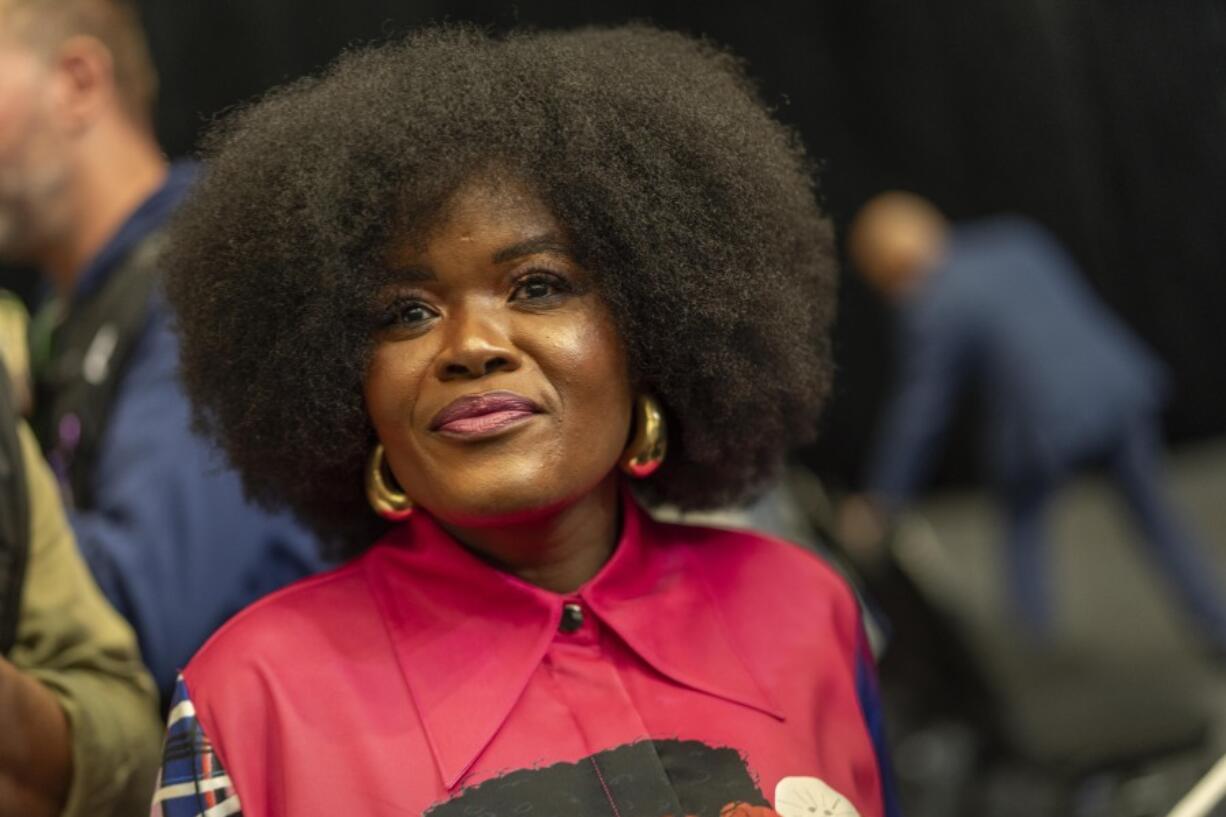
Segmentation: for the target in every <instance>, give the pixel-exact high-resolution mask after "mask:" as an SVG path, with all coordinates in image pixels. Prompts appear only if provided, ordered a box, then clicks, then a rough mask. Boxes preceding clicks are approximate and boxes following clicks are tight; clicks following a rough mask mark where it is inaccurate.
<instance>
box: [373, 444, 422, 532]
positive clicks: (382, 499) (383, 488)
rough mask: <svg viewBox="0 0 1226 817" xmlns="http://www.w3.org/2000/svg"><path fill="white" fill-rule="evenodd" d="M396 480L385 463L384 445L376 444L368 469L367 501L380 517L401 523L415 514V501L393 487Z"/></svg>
mask: <svg viewBox="0 0 1226 817" xmlns="http://www.w3.org/2000/svg"><path fill="white" fill-rule="evenodd" d="M394 480H395V477H394V475H393V474H391V473H390V471H389V470H388V468H387V466H386V465H385V464H384V462H383V443H375V448H374V450H373V451H371V452H370V462H369V464H368V465H367V467H366V499H367V501H368V502H370V507H372V508H374V511H375V513H377V514H379V516H382V517H383V518H384V519H386V520H388V521H389V522H401V521H403V520H405V519H408V518H409V517H410V516H411V515H412V514H413V501H412V500H411V499H409V497H408V496H407V495H406V494H405V492H404V491H403V490H400V489H397V488H393V487H392V483H393V482H394Z"/></svg>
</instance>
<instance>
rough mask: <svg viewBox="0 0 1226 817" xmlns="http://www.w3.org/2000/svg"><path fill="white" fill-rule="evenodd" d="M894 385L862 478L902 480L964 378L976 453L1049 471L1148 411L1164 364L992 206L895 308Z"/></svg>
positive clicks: (905, 482) (882, 491)
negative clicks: (993, 214) (980, 429)
mask: <svg viewBox="0 0 1226 817" xmlns="http://www.w3.org/2000/svg"><path fill="white" fill-rule="evenodd" d="M898 354H899V361H900V373H899V379H900V382H899V385H898V389H897V393H896V395H895V396H894V398H893V400H892V402H891V404H890V405H889V407H888V408H887V411H886V415H885V420H884V426H883V428H882V430H881V432H880V435H879V437H878V440H877V447H876V452H875V455H874V458H873V461H872V467H871V470H870V475H869V480H868V487H869V490H870V491H871V492H872V493H873V494H875V495H877V496H878V497H879V498H881V499H882V500H884V501H885V502H886V504H887V506H889V507H891V508H897V506H898V505H900V504H902V503H903V502H905V501H906V500H907V499H908V498H909V497H910V495H911V494H912V493H913V492H914V491H915V490H916V488H917V487H918V484H919V482H920V480H922V479H923V477H924V470H925V466H926V465H927V464H929V462H930V461H931V460H932V458H933V456H934V454H935V453H936V452H935V450H934V449H935V447H936V444H937V442H938V441H939V439H940V435H941V432H942V430H943V428H944V426H945V423H946V421H947V419H948V416H949V414H950V411H951V408H952V405H953V403H954V401H955V399H956V397H957V395H958V392H959V390H960V389H961V388H962V386H963V385H964V384H965V383H966V382H968V381H970V380H971V379H977V381H978V383H979V386H980V388H981V389H982V393H983V396H984V400H985V404H986V410H987V413H988V416H987V423H986V433H987V436H988V439H987V446H986V448H987V453H988V465H989V467H990V469H991V471H992V472H993V474H994V476H995V478H996V479H997V480H998V481H1000V482H1001V483H1003V484H1009V483H1010V482H1013V481H1015V480H1025V479H1028V478H1030V477H1032V476H1035V475H1042V474H1046V475H1052V474H1056V473H1058V472H1059V471H1060V470H1061V469H1064V468H1066V467H1068V466H1069V465H1070V464H1071V463H1073V462H1075V461H1076V460H1078V459H1080V458H1082V457H1085V456H1087V455H1088V454H1090V453H1092V452H1094V451H1095V450H1097V449H1099V448H1101V447H1102V446H1105V445H1107V444H1108V443H1109V442H1110V441H1111V440H1112V438H1113V437H1115V436H1118V434H1119V433H1120V431H1121V429H1122V426H1123V424H1124V423H1125V422H1126V421H1127V420H1128V419H1129V418H1131V417H1135V416H1137V415H1138V414H1142V413H1152V412H1154V411H1156V410H1157V409H1158V408H1159V407H1160V406H1161V402H1162V399H1163V396H1164V392H1165V390H1166V386H1165V374H1164V372H1163V370H1162V367H1161V365H1160V364H1159V363H1158V361H1157V360H1156V359H1155V358H1154V357H1153V356H1152V355H1151V354H1150V353H1149V352H1148V351H1147V350H1146V349H1145V347H1144V346H1143V345H1142V344H1141V343H1140V341H1138V340H1137V339H1136V338H1135V337H1134V336H1133V335H1132V334H1131V333H1130V332H1129V331H1128V330H1127V329H1126V328H1125V327H1124V325H1123V324H1122V323H1121V322H1120V321H1119V320H1117V319H1116V318H1115V317H1114V316H1113V315H1112V314H1111V313H1110V312H1109V311H1108V310H1107V309H1106V307H1105V306H1104V305H1103V304H1102V303H1100V302H1099V300H1098V299H1097V298H1096V297H1095V296H1094V294H1093V293H1092V292H1091V291H1090V290H1089V289H1088V287H1087V286H1086V285H1085V284H1084V283H1083V282H1082V281H1081V278H1080V273H1079V271H1078V270H1077V268H1076V266H1075V265H1074V263H1073V261H1072V259H1071V258H1070V257H1069V256H1068V255H1067V253H1065V252H1064V250H1063V249H1062V248H1061V247H1060V246H1059V245H1058V244H1057V243H1056V242H1055V240H1054V239H1053V238H1052V237H1051V236H1050V235H1049V234H1048V233H1047V232H1046V231H1045V230H1044V229H1043V228H1041V227H1040V226H1038V225H1037V224H1034V223H1033V222H1030V221H1027V220H1024V219H1022V218H1019V217H1000V218H996V219H992V220H988V221H984V222H980V223H977V224H972V225H969V226H966V227H960V228H958V229H955V230H953V231H952V233H951V236H950V240H949V242H948V244H947V247H946V250H945V253H944V257H943V258H942V260H941V261H940V262H939V263H938V265H937V266H936V267H935V268H934V269H933V270H932V271H931V274H930V276H929V277H928V278H927V279H926V280H925V281H924V282H923V284H922V285H921V286H920V288H919V289H918V290H917V291H916V292H915V293H913V294H912V295H911V296H910V297H909V298H907V300H906V301H905V302H904V304H903V306H902V308H901V314H900V333H899V352H898Z"/></svg>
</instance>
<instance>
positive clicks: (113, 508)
mask: <svg viewBox="0 0 1226 817" xmlns="http://www.w3.org/2000/svg"><path fill="white" fill-rule="evenodd" d="M192 175H193V172H192V168H191V167H190V166H182V165H180V166H176V167H174V168H173V169H172V172H171V176H170V179H169V180H168V182H167V183H166V185H165V186H164V187H163V188H162V189H161V190H159V191H158V192H157V193H155V194H154V195H153V196H152V197H151V198H150V199H149V200H148V201H147V202H145V204H144V205H143V206H142V207H141V208H140V209H138V210H137V211H136V213H134V214H133V215H132V217H131V218H130V219H129V220H128V221H127V222H126V223H125V225H124V226H123V227H122V228H121V229H120V230H119V232H118V233H117V234H116V235H115V237H114V238H113V239H112V240H111V242H110V243H109V244H108V245H107V247H106V248H104V249H103V250H102V251H101V252H100V253H99V254H98V256H97V257H96V258H95V260H94V262H93V263H92V264H91V265H90V267H89V268H88V269H87V270H86V271H85V272H84V273H83V275H82V277H81V279H80V283H79V286H78V290H77V295H78V297H79V296H80V295H81V294H82V293H84V292H89V291H92V290H94V289H95V288H97V287H100V286H101V285H102V284H103V283H105V281H106V279H107V275H108V274H109V273H110V272H111V271H112V270H113V269H115V268H116V265H117V264H118V263H119V262H120V261H121V260H122V259H123V257H124V255H125V253H126V251H127V250H128V249H129V248H131V247H132V246H134V245H135V244H137V243H138V242H139V241H140V240H141V239H143V238H144V237H145V236H146V235H148V234H149V233H150V232H152V231H153V230H156V229H159V228H161V227H162V226H164V224H165V222H166V221H167V220H168V219H169V217H170V215H171V213H172V212H173V211H174V209H175V207H176V206H177V205H178V203H179V202H180V201H181V200H182V199H183V197H184V196H185V195H186V194H187V192H188V189H189V187H190V184H191V180H192ZM170 322H171V316H170V313H169V310H168V308H167V305H166V303H165V301H164V300H163V299H162V298H161V297H156V296H155V297H154V298H153V299H152V301H151V304H150V308H149V316H148V325H147V326H146V328H145V330H144V332H143V334H142V336H141V338H140V340H139V341H138V343H137V346H136V347H135V348H134V349H133V352H132V356H131V359H130V361H129V362H128V363H127V365H126V369H125V371H124V372H123V374H122V380H121V381H120V385H119V391H118V394H117V396H116V398H115V403H114V405H113V408H112V410H111V414H110V419H109V422H108V424H107V427H106V429H105V431H104V435H103V439H102V442H101V447H100V450H99V456H98V460H97V467H96V472H95V475H94V479H93V488H94V497H95V501H94V502H93V503H92V506H91V508H90V509H89V510H87V511H81V510H77V511H74V512H72V514H71V516H70V518H71V522H72V527H73V529H74V532H75V533H76V536H77V540H78V542H79V544H80V548H81V551H82V553H83V554H84V556H85V559H86V561H87V562H88V563H89V566H90V568H91V569H92V571H93V574H94V577H95V578H96V579H97V581H98V584H99V585H100V586H101V587H102V590H103V592H104V593H105V594H106V596H107V598H108V599H110V601H111V603H112V604H113V605H114V606H115V607H116V609H118V610H119V612H120V613H122V614H123V615H124V617H125V618H127V619H128V621H130V622H131V623H132V625H133V627H134V629H135V630H136V634H137V637H138V638H139V641H140V648H141V653H142V655H143V657H144V659H145V662H146V664H147V665H148V666H149V668H150V670H151V672H152V673H153V675H154V677H155V679H156V680H157V682H158V686H159V688H160V689H161V690H162V691H163V694H164V695H165V694H166V693H168V692H169V691H170V690H172V689H173V687H174V681H175V677H176V674H177V672H178V670H179V668H181V667H183V666H185V665H186V664H187V661H188V659H189V658H191V656H192V654H193V653H194V652H195V651H196V649H197V648H198V647H199V646H200V645H201V644H202V643H203V642H204V641H205V639H206V638H208V636H209V635H210V634H211V633H212V632H213V631H214V630H215V629H217V627H218V626H220V625H221V624H222V623H223V622H224V621H225V620H226V619H227V618H229V617H230V616H231V615H232V614H234V613H235V612H237V611H238V610H240V609H241V608H242V607H244V606H246V605H247V604H249V603H250V602H252V601H254V600H255V599H257V598H259V597H261V596H263V595H265V594H266V593H268V592H269V591H271V590H274V589H276V588H278V587H281V586H282V585H284V584H287V583H289V582H291V581H293V580H295V579H298V578H301V577H302V576H305V575H307V574H309V573H313V572H315V571H316V570H317V569H318V568H319V567H320V566H321V562H320V560H319V557H318V555H317V552H316V545H315V541H314V539H313V537H311V536H309V535H308V534H307V533H306V531H305V530H303V529H302V528H301V527H300V526H299V525H297V524H296V523H295V522H294V521H293V520H291V519H290V518H288V517H287V516H284V515H270V514H268V513H266V512H264V511H262V510H260V509H257V508H256V507H254V506H252V505H250V504H248V503H247V502H246V501H245V500H244V498H243V493H242V489H241V486H240V481H239V477H238V474H237V473H235V472H234V471H233V470H230V469H229V468H227V467H226V465H225V463H224V461H223V459H222V456H221V454H220V453H219V452H218V451H217V449H216V448H215V447H214V446H213V445H211V444H210V443H209V442H207V441H206V440H204V439H203V438H201V437H199V436H198V435H196V434H194V433H193V432H192V431H191V430H190V409H189V406H188V402H187V398H186V396H185V394H184V392H183V388H182V386H181V384H180V381H179V377H178V371H177V369H178V340H177V338H176V336H175V334H174V333H173V332H172V331H171V328H170Z"/></svg>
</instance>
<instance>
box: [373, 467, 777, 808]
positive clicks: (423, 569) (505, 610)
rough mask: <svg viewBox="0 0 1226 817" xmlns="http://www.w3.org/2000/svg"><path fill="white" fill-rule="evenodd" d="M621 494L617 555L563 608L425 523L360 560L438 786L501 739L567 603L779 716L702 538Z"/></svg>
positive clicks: (689, 674)
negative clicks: (743, 646)
mask: <svg viewBox="0 0 1226 817" xmlns="http://www.w3.org/2000/svg"><path fill="white" fill-rule="evenodd" d="M623 496H624V499H623V514H622V535H621V538H620V540H619V542H618V546H617V550H616V551H615V552H614V554H613V556H612V558H611V559H610V560H609V561H608V563H607V564H605V566H604V567H603V568H602V569H601V571H600V572H599V573H598V574H597V575H596V576H595V577H594V578H593V579H592V580H591V581H589V582H588V583H587V584H586V585H584V586H583V587H582V588H580V589H579V591H578V592H577V593H576V594H573V595H571V596H569V597H568V596H563V595H559V594H557V593H552V592H549V591H547V590H543V589H541V588H539V587H535V586H533V585H529V584H527V583H526V582H523V581H521V580H519V579H517V578H515V577H513V576H511V575H509V574H507V573H503V572H502V571H499V570H497V569H496V568H494V567H492V566H490V565H488V564H486V563H485V562H483V561H481V560H480V559H478V558H477V557H476V556H474V555H473V554H471V553H469V552H468V551H467V550H465V549H464V548H463V547H462V546H461V545H459V544H458V543H457V542H456V541H455V540H454V539H452V538H451V537H450V536H449V535H448V534H447V533H445V532H444V531H443V530H442V529H441V528H440V527H439V525H438V524H437V523H436V522H435V521H434V520H433V519H431V518H430V517H429V516H428V515H427V514H424V513H417V514H414V516H413V517H412V518H411V519H410V520H409V521H408V522H406V523H405V524H403V525H401V526H400V527H398V528H396V529H395V530H393V531H392V532H391V533H389V534H388V535H387V536H386V537H385V538H384V539H383V540H382V541H381V542H380V544H379V546H377V547H376V549H375V550H374V551H372V552H371V553H370V554H369V555H368V557H367V558H366V559H365V560H364V562H365V573H366V576H367V580H368V581H369V583H370V587H371V590H372V592H373V594H374V596H375V599H376V601H377V603H378V605H379V608H380V611H381V613H382V615H383V617H384V620H385V622H386V624H387V629H388V634H389V637H390V638H391V641H392V645H393V648H394V650H395V652H396V657H397V660H398V661H399V664H400V669H401V672H402V673H403V675H404V679H405V683H406V684H407V686H408V688H409V692H410V695H411V697H412V699H413V703H414V705H415V706H416V707H417V711H418V714H419V715H420V717H421V721H422V724H423V725H424V727H425V731H426V733H427V737H428V740H429V743H430V747H431V749H432V750H433V752H434V758H435V761H436V762H437V763H438V768H439V771H440V774H441V776H442V779H443V782H444V784H445V785H446V786H447V788H449V789H450V788H453V787H455V786H456V785H457V784H458V783H459V781H460V779H461V778H462V777H463V776H464V774H465V773H466V772H467V771H468V769H469V768H470V767H471V766H472V765H473V763H474V762H475V761H476V760H477V758H478V757H479V756H480V754H481V752H482V751H483V750H484V749H485V747H486V746H487V745H488V744H489V742H490V741H491V740H492V739H493V737H494V735H495V734H497V732H498V730H499V729H500V728H501V726H502V724H503V722H504V721H505V720H506V718H507V715H508V714H509V713H510V711H511V709H512V707H513V706H514V705H515V702H516V701H517V700H518V699H519V697H520V695H521V694H522V693H523V690H524V688H525V687H526V686H527V684H528V681H529V679H530V678H531V676H532V674H533V672H534V671H535V670H536V668H537V666H538V665H539V664H540V662H541V660H542V659H543V658H544V656H545V653H546V651H547V650H548V648H549V645H550V643H551V642H552V640H553V638H554V637H555V635H556V633H557V626H558V622H559V621H560V620H561V615H562V605H563V603H564V601H565V600H566V599H567V598H573V597H574V596H578V597H579V598H581V599H582V600H583V601H584V602H585V603H586V605H587V607H588V608H589V609H590V610H591V611H592V612H593V613H594V614H595V615H596V616H597V618H598V619H599V620H600V621H601V623H602V624H603V625H604V626H605V627H607V628H608V629H609V630H611V631H612V632H614V633H615V634H616V635H617V636H618V637H619V638H621V640H622V641H624V642H625V643H626V645H627V646H629V647H630V649H631V650H633V651H634V652H635V653H636V654H638V656H639V657H640V658H642V659H643V660H644V661H646V662H647V663H648V664H650V665H651V666H652V667H653V668H654V669H656V670H657V671H658V672H660V673H662V674H663V675H665V676H667V677H669V678H670V679H672V680H673V681H675V682H677V683H679V684H682V685H684V686H687V687H690V688H692V689H694V690H697V691H699V692H702V693H705V694H709V695H715V696H717V697H721V698H725V699H727V700H730V701H734V702H737V703H740V704H743V705H745V706H749V707H752V708H754V709H758V710H760V711H762V712H765V713H767V714H769V715H772V716H774V717H776V718H782V715H781V714H780V712H779V708H778V706H777V705H776V704H775V703H774V702H773V701H772V700H771V699H770V697H769V696H768V694H767V693H766V691H765V687H764V685H763V684H762V683H760V682H759V681H758V679H757V678H755V677H754V676H753V674H752V673H751V672H750V669H749V666H750V664H749V663H748V662H747V661H746V660H745V658H744V656H742V655H741V654H740V652H739V650H738V649H737V645H736V644H735V642H734V641H733V639H732V637H731V634H730V633H729V632H728V630H727V627H726V625H725V623H724V620H723V617H722V613H721V611H720V609H719V607H718V605H717V604H716V603H715V601H714V599H713V597H712V594H711V592H710V591H709V590H708V586H707V582H706V580H705V578H704V569H705V564H706V563H705V560H704V559H703V557H702V554H701V553H699V552H697V551H696V548H695V542H693V541H691V539H692V538H694V537H693V536H687V532H690V531H695V532H699V531H698V529H692V528H686V527H683V526H676V525H663V524H660V523H657V522H655V521H654V520H652V519H651V517H650V516H648V515H647V514H646V513H645V512H643V511H642V510H641V509H640V508H639V507H638V505H637V504H636V503H635V502H634V500H633V499H632V498H631V497H630V494H629V491H624V492H623ZM699 533H700V532H699ZM699 550H700V547H699Z"/></svg>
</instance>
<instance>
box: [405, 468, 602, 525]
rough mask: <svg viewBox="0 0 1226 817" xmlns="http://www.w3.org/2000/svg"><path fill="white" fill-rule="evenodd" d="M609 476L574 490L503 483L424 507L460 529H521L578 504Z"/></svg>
mask: <svg viewBox="0 0 1226 817" xmlns="http://www.w3.org/2000/svg"><path fill="white" fill-rule="evenodd" d="M608 479H612V476H611V475H610V476H609V477H606V478H605V479H597V480H596V485H594V486H591V487H587V488H585V489H581V490H579V491H576V490H575V486H574V485H566V486H563V485H557V486H546V485H543V484H542V483H543V482H545V480H542V479H535V480H528V481H526V482H523V483H518V484H514V483H511V482H510V481H509V480H504V481H503V482H502V483H501V484H499V485H494V486H490V487H489V488H487V489H485V490H480V489H469V490H465V491H463V492H457V493H456V494H455V495H453V496H452V497H449V498H442V497H439V498H438V499H437V500H436V501H434V502H431V503H429V504H428V505H427V507H426V510H428V511H429V512H430V514H431V515H433V516H434V517H436V518H437V519H439V520H440V521H442V522H444V523H446V524H448V525H456V526H461V527H474V528H476V527H482V528H484V527H501V526H513V525H523V524H529V523H532V522H537V521H540V520H542V519H546V518H548V517H550V516H552V515H553V514H556V513H558V512H559V511H561V510H562V509H564V508H566V507H568V506H570V505H572V504H574V503H576V502H578V501H580V500H582V499H583V498H584V497H585V496H587V495H589V494H591V493H592V492H593V491H596V490H599V488H600V487H601V486H603V485H604V483H605V482H606V481H607V480H608Z"/></svg>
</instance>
